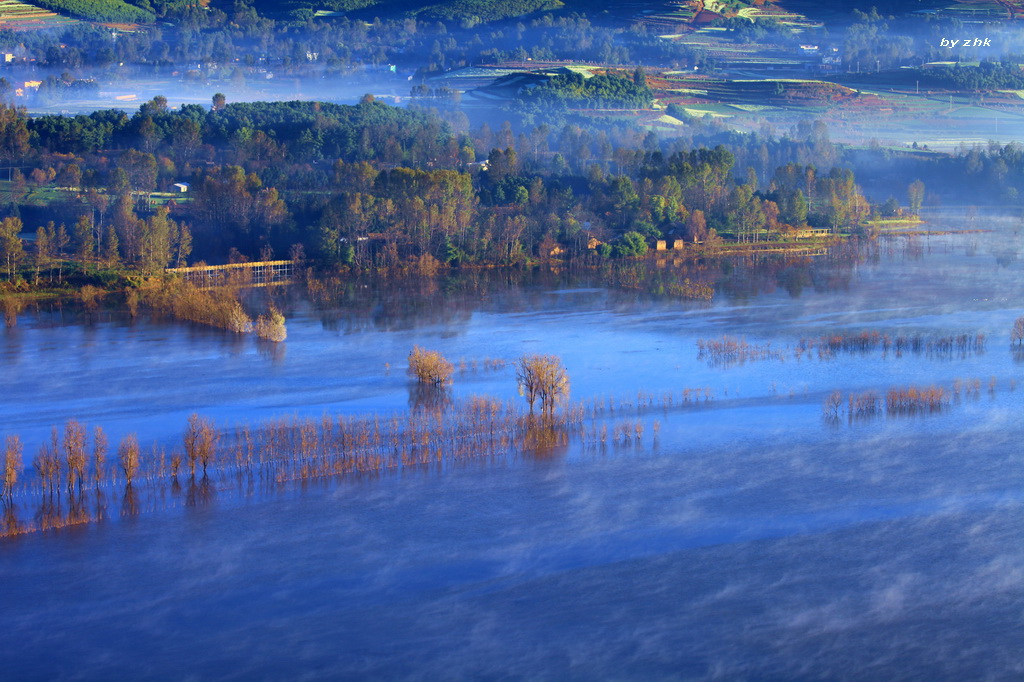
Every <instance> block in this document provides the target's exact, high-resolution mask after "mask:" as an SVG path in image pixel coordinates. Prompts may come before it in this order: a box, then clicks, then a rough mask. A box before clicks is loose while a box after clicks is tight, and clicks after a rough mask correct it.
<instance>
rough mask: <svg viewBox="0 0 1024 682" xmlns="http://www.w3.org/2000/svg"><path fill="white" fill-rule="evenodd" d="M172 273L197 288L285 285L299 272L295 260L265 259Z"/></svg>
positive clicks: (203, 266)
mask: <svg viewBox="0 0 1024 682" xmlns="http://www.w3.org/2000/svg"><path fill="white" fill-rule="evenodd" d="M167 272H168V273H170V274H175V275H180V276H182V277H184V278H185V279H186V280H188V281H189V282H191V283H192V284H195V285H196V286H197V287H200V288H203V287H217V286H225V285H233V286H270V285H274V284H285V283H287V282H290V281H291V280H292V276H293V275H294V274H295V261H291V260H265V261H253V262H251V263H229V264H227V265H193V266H191V267H187V268H168V269H167Z"/></svg>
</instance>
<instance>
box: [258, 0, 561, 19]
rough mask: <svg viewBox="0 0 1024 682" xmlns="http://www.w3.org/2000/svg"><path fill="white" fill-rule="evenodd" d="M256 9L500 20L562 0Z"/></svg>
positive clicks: (387, 0)
mask: <svg viewBox="0 0 1024 682" xmlns="http://www.w3.org/2000/svg"><path fill="white" fill-rule="evenodd" d="M253 6H254V7H255V8H256V11H257V12H259V13H260V14H263V15H265V16H269V17H274V18H283V17H286V16H292V17H294V18H303V17H306V16H311V15H316V14H317V13H320V14H321V15H322V14H323V13H324V12H345V13H347V14H351V15H352V16H353V17H356V18H362V19H368V18H371V17H381V18H396V17H403V16H405V17H416V18H418V19H429V20H438V21H462V20H466V19H472V18H476V19H477V20H479V21H483V22H487V21H497V20H500V19H509V18H512V17H518V16H523V15H526V14H532V13H533V12H538V11H541V10H552V9H559V8H561V7H562V2H561V0H448V1H446V0H440V1H439V0H284V1H283V2H274V1H273V0H256V1H255V2H254V3H253Z"/></svg>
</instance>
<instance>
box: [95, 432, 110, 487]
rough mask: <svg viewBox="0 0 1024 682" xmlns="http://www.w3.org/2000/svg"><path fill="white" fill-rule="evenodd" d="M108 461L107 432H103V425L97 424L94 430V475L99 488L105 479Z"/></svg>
mask: <svg viewBox="0 0 1024 682" xmlns="http://www.w3.org/2000/svg"><path fill="white" fill-rule="evenodd" d="M106 461H107V434H105V433H104V432H103V427H102V426H97V427H96V428H95V429H93V432H92V475H93V480H94V481H95V483H96V487H97V488H99V487H100V482H101V481H102V480H103V465H104V463H105V462H106Z"/></svg>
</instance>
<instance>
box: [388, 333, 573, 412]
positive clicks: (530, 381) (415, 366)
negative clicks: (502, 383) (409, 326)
mask: <svg viewBox="0 0 1024 682" xmlns="http://www.w3.org/2000/svg"><path fill="white" fill-rule="evenodd" d="M515 368H516V382H517V383H518V385H519V392H520V394H521V395H523V396H524V397H525V398H526V401H527V402H528V403H529V404H530V412H531V413H532V412H533V409H534V405H535V404H536V403H537V401H538V400H539V401H540V407H541V414H543V415H545V416H547V417H550V416H551V415H552V414H554V411H555V406H556V405H558V404H559V403H561V402H564V401H566V400H568V398H569V374H568V372H566V370H565V367H563V366H562V361H561V359H560V358H558V357H557V356H555V355H524V356H522V357H521V358H519V359H518V360H516V362H515ZM454 373H455V367H454V365H452V363H451V362H449V361H448V360H446V359H445V357H444V356H443V355H442V354H441V353H439V352H438V351H433V350H424V349H423V348H420V347H419V346H413V349H412V351H411V352H410V353H409V368H408V374H409V376H411V377H413V378H415V379H416V380H417V381H418V382H420V383H421V384H428V385H431V386H445V385H446V384H449V383H451V380H452V375H453V374H454Z"/></svg>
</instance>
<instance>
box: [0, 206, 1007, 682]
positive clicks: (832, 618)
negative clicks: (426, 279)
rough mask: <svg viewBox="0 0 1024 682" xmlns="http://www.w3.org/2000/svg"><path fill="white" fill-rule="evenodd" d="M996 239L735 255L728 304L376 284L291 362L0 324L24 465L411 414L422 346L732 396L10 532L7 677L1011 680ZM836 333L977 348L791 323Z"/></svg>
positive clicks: (628, 383) (306, 307)
mask: <svg viewBox="0 0 1024 682" xmlns="http://www.w3.org/2000/svg"><path fill="white" fill-rule="evenodd" d="M935 226H936V227H938V226H941V223H939V222H937V223H936V224H935ZM986 226H991V227H993V228H994V229H996V230H998V231H997V232H995V233H988V234H972V233H966V234H956V235H944V236H933V237H930V238H919V239H916V240H909V241H908V240H905V239H894V240H883V241H882V244H881V248H880V249H878V251H877V252H876V253H875V254H874V255H873V256H869V257H868V258H866V259H865V260H863V261H862V262H860V263H859V264H857V265H856V266H854V267H852V268H851V267H843V266H840V265H835V266H831V265H828V264H819V265H811V266H806V267H794V268H788V269H784V270H782V271H780V272H777V273H775V274H773V276H772V280H773V281H770V282H768V283H764V282H761V283H759V284H757V285H756V286H748V285H749V284H750V279H751V278H752V276H751V275H749V273H747V274H744V273H743V269H742V267H740V268H739V269H738V270H737V272H736V273H733V274H732V275H730V276H729V277H726V278H723V279H722V280H721V281H720V283H719V290H720V294H719V296H718V297H717V298H716V301H715V302H714V303H713V304H711V305H703V304H692V303H679V302H673V301H667V300H661V299H658V298H656V297H653V298H652V297H650V296H646V295H644V294H636V293H628V292H625V293H624V292H613V291H608V290H606V289H603V288H600V287H595V286H592V284H593V283H592V282H564V281H551V282H546V281H535V282H531V283H529V284H528V285H526V286H524V287H519V288H508V287H502V286H492V287H489V288H486V289H484V290H482V291H481V290H474V291H473V293H471V294H467V293H465V291H454V292H452V293H448V294H440V293H439V294H436V295H433V296H432V297H431V296H428V297H423V299H422V300H421V299H419V298H417V297H416V296H412V295H410V296H408V297H404V296H401V295H397V294H391V293H382V292H369V291H368V292H362V293H360V292H356V293H355V294H354V299H353V300H354V301H355V302H356V303H357V304H358V305H346V306H342V307H339V308H329V309H324V308H319V309H318V308H317V307H315V306H312V305H310V304H309V303H308V302H305V301H303V300H301V299H295V300H292V301H291V302H290V303H289V304H288V305H289V321H288V330H289V338H288V341H287V342H286V344H285V347H284V348H280V349H277V351H276V352H274V351H272V350H270V349H268V348H266V347H264V346H260V345H258V344H256V343H255V342H253V341H252V340H241V341H239V340H237V339H230V338H227V337H226V336H225V335H222V334H220V333H217V332H210V331H205V330H197V329H193V328H188V327H182V326H177V325H167V324H163V323H156V322H154V321H143V320H140V321H137V322H135V323H134V324H133V323H130V322H129V321H128V320H127V319H126V318H122V317H120V316H119V315H115V314H110V313H105V314H98V315H95V316H94V319H93V320H92V321H91V322H89V323H83V320H82V319H80V318H79V317H78V316H77V315H75V314H73V313H70V312H64V313H61V314H60V315H63V318H64V319H63V320H62V319H61V317H60V315H59V314H58V313H56V312H53V313H43V314H39V315H32V314H29V315H26V316H24V317H23V318H22V319H21V320H20V321H19V325H18V326H17V327H16V328H14V329H13V330H10V331H8V332H7V333H6V334H4V335H0V363H2V364H3V366H4V368H5V371H4V373H3V375H2V376H0V390H2V391H3V394H4V396H5V399H4V403H3V412H2V413H3V417H4V420H3V422H2V426H0V428H2V429H3V432H4V433H5V434H6V433H11V432H17V433H21V434H22V435H23V436H24V437H25V438H26V440H27V441H28V442H29V443H33V445H32V446H31V447H34V446H35V445H37V444H38V441H39V440H41V439H42V438H45V436H46V434H47V433H48V430H49V427H50V425H52V424H59V423H61V422H62V420H63V419H64V418H66V417H69V416H74V417H77V418H78V419H81V420H82V421H85V422H87V423H90V424H92V423H101V424H103V425H104V426H106V427H108V429H109V430H110V431H111V432H112V434H113V435H115V436H118V435H120V434H122V433H124V432H127V431H130V430H138V431H139V432H140V433H144V434H147V436H148V435H152V437H154V438H158V439H162V440H163V441H164V442H168V443H171V442H174V441H176V440H177V439H178V438H180V433H181V430H182V428H183V426H184V421H185V417H186V416H187V414H189V413H190V412H192V411H196V410H198V411H199V412H202V413H204V414H208V415H211V416H213V417H214V418H216V419H217V420H218V423H221V424H228V423H234V422H237V421H242V420H248V421H252V422H256V421H258V420H259V419H261V418H264V417H268V416H272V415H279V414H282V413H299V414H308V415H319V414H321V413H322V412H323V411H325V410H328V411H331V412H347V413H362V412H366V411H373V410H377V411H390V410H398V409H405V408H406V407H407V406H408V403H409V400H410V390H409V387H408V382H407V380H406V378H405V376H404V374H403V372H404V357H405V355H406V354H407V353H408V350H409V348H410V347H411V346H412V345H413V344H414V343H418V344H420V345H423V346H425V347H428V348H435V349H438V350H441V351H442V352H444V353H445V354H446V355H448V356H449V357H464V358H483V357H500V358H506V359H512V358H514V357H516V356H518V355H520V354H522V353H524V352H544V353H555V354H558V355H560V356H561V357H562V358H563V360H564V362H565V365H566V367H567V368H568V370H569V373H570V375H571V377H572V389H573V396H574V397H576V398H580V399H585V400H589V399H592V398H595V397H603V396H617V397H619V399H622V400H627V401H634V400H635V399H636V393H637V391H644V392H647V393H650V394H653V395H655V396H657V395H659V394H661V393H663V392H666V391H672V390H674V391H679V390H681V389H682V388H683V387H705V386H706V387H709V388H711V389H712V390H713V391H714V395H715V399H714V400H713V401H709V402H707V403H704V404H701V405H700V406H699V407H694V406H683V407H680V406H678V405H674V406H672V407H671V408H666V409H655V410H653V411H650V412H646V413H645V414H643V415H642V416H641V417H639V419H641V420H642V421H643V423H644V424H645V427H646V428H645V433H644V437H643V438H642V440H641V442H639V443H637V442H635V441H634V440H632V439H631V440H630V441H629V442H628V443H626V444H623V443H621V442H619V443H611V442H606V443H604V444H601V443H600V442H597V441H593V440H592V441H590V442H588V443H586V444H579V443H577V444H574V445H571V446H570V447H569V448H567V449H565V450H564V451H560V452H553V453H547V454H546V455H538V456H523V457H518V458H511V457H507V458H499V459H497V460H486V461H485V460H480V461H469V462H464V463H453V464H449V465H447V466H445V467H444V469H443V470H441V471H438V470H435V469H426V470H406V471H403V472H402V473H401V474H400V475H399V474H385V475H383V476H379V477H363V478H352V479H346V480H332V481H318V482H314V483H309V484H306V485H304V486H300V485H298V484H295V485H291V486H283V487H280V488H275V489H273V490H271V491H270V492H267V491H265V490H257V491H254V492H252V493H251V494H249V493H246V492H245V488H244V487H243V489H242V491H243V492H242V494H239V493H238V492H237V490H236V488H235V487H234V486H233V485H229V484H227V483H224V484H222V485H219V486H218V489H216V490H211V491H208V492H207V493H206V495H205V496H204V497H203V499H201V500H200V501H199V502H198V503H196V504H190V503H189V501H188V498H187V494H186V493H185V492H178V493H170V494H169V495H168V497H167V499H165V500H163V501H161V500H159V499H156V500H153V499H147V500H144V501H143V505H142V512H141V513H139V514H138V515H133V516H122V515H121V514H120V511H119V510H120V500H119V494H118V493H115V492H111V494H110V496H109V498H108V500H107V503H108V513H109V514H110V519H109V520H108V521H106V522H103V523H97V524H90V525H87V526H82V527H77V528H67V529H63V530H61V531H56V532H46V533H34V534H29V535H25V536H21V537H17V538H9V539H6V540H0V579H2V582H3V585H2V591H3V597H2V598H0V617H2V620H0V622H3V623H4V625H5V627H6V631H7V632H8V637H7V638H6V643H5V645H4V647H0V669H2V670H4V671H6V672H5V673H4V675H5V676H6V675H8V674H10V675H13V677H12V679H55V678H87V679H121V678H126V677H129V678H172V679H177V678H188V677H192V678H208V677H224V678H232V677H233V678H238V679H254V678H255V679H263V678H273V679H280V678H298V677H311V678H330V679H339V678H360V679H365V678H387V679H391V678H417V679H453V678H459V679H464V678H467V677H473V678H479V677H484V678H509V679H522V678H527V679H537V678H541V679H594V678H616V679H622V678H628V679H661V678H673V679H679V678H684V679H685V678H724V679H863V680H875V679H922V680H924V679H928V680H933V679H957V680H960V679H979V678H987V679H1019V678H1020V677H1022V676H1024V648H1022V647H1021V636H1020V633H1021V632H1024V543H1022V541H1021V537H1020V529H1021V528H1022V527H1024V513H1022V496H1024V486H1022V479H1024V475H1022V471H1024V469H1022V463H1024V462H1022V454H1021V452H1022V451H1021V447H1020V443H1021V438H1022V436H1024V420H1022V419H1021V414H1022V408H1024V381H1022V379H1024V377H1022V371H1021V368H1022V366H1024V365H1021V364H1020V361H1019V358H1017V357H1016V356H1015V355H1014V353H1012V352H1011V351H1010V349H1009V329H1010V326H1011V324H1012V322H1013V320H1014V318H1015V317H1017V316H1020V315H1021V314H1024V309H1022V306H1024V304H1022V301H1024V278H1022V277H1021V269H1022V268H1021V264H1020V262H1019V260H1018V258H1017V256H1018V253H1019V252H1018V241H1017V239H1018V235H1017V232H1016V230H1017V229H1018V224H1017V222H1016V221H1015V220H995V219H991V220H988V222H987V223H986ZM797 294H798V295H797ZM424 301H433V304H431V305H425V304H424ZM837 329H842V330H846V331H862V330H866V329H877V330H879V331H881V332H883V333H890V334H900V333H920V334H925V335H945V334H952V333H961V332H970V333H979V332H980V333H985V334H987V335H988V343H987V347H986V350H985V352H984V353H981V354H971V355H968V356H967V357H962V358H961V357H956V356H954V357H946V356H937V355H928V354H912V353H908V354H904V355H903V356H902V357H896V356H895V354H893V353H889V354H887V355H883V354H882V353H881V352H877V351H876V352H871V353H867V354H839V355H837V356H836V357H834V358H832V359H830V360H822V359H819V358H817V357H816V356H814V355H810V356H804V357H802V358H801V359H800V360H799V361H798V360H797V359H796V358H795V357H794V355H793V353H792V347H793V345H795V344H796V342H797V341H798V340H799V339H800V338H801V337H813V336H816V335H820V334H823V333H825V332H826V331H834V330H837ZM722 334H731V335H736V336H743V337H745V338H746V339H747V341H748V342H751V343H757V344H768V343H771V344H772V348H773V349H775V350H778V351H780V352H781V353H782V354H783V355H784V357H785V358H786V359H785V362H781V361H778V360H766V361H762V362H751V363H747V364H743V365H738V366H731V367H723V366H712V365H709V363H708V362H706V361H705V360H702V359H698V358H697V352H696V341H697V339H699V338H711V337H716V336H721V335H722ZM386 364H390V369H388V368H386V366H385V365H386ZM990 377H995V378H996V382H995V385H994V389H993V390H992V391H991V392H990V391H989V390H988V386H989V380H990ZM957 378H979V379H980V380H982V382H983V384H982V388H981V390H980V392H979V393H978V394H977V395H972V396H964V397H962V398H961V399H960V400H957V401H955V402H953V403H952V404H951V405H950V406H949V407H948V409H946V410H943V411H941V412H940V413H935V414H924V415H916V416H909V417H908V416H900V417H885V416H881V417H877V418H874V419H867V420H857V421H853V422H850V421H848V420H846V419H845V418H844V419H840V420H839V421H837V422H832V421H827V420H823V419H822V410H821V405H822V400H823V398H824V396H825V395H826V394H827V393H828V392H829V391H831V390H833V389H841V390H843V391H862V390H868V389H875V390H879V391H884V390H885V389H887V388H889V387H892V386H901V385H908V384H919V385H928V384H940V385H944V386H947V387H948V386H951V385H952V382H953V381H954V380H955V379H957ZM1014 383H1016V384H1017V385H1019V386H1015V385H1014ZM453 390H454V392H455V394H456V397H464V396H468V395H472V394H491V395H496V396H499V397H502V398H507V399H514V398H516V394H515V386H514V380H513V378H512V372H511V370H510V369H508V368H506V369H504V370H499V371H477V372H470V371H467V372H466V373H463V374H460V375H458V376H457V377H456V382H455V385H454V389H453ZM630 409H631V408H621V407H620V408H619V410H618V412H617V414H616V416H615V418H614V419H618V418H621V417H628V418H635V417H632V416H631V415H635V410H634V411H633V412H630ZM605 416H606V417H608V418H609V419H610V420H611V421H614V419H611V418H610V417H609V415H607V413H605ZM655 421H657V422H658V424H659V427H660V429H659V431H658V433H657V435H656V437H655V435H654V422H655ZM30 457H31V455H29V458H30ZM22 504H26V501H22Z"/></svg>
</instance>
